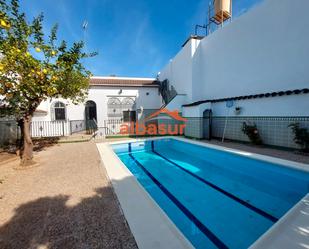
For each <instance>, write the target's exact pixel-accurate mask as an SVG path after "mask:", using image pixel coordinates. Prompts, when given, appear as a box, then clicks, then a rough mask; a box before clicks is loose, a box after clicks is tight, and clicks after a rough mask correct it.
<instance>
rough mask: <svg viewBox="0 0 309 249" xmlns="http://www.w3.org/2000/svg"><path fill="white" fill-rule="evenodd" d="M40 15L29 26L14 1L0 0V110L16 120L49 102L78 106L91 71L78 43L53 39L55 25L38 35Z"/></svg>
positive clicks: (41, 26) (55, 37)
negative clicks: (56, 100)
mask: <svg viewBox="0 0 309 249" xmlns="http://www.w3.org/2000/svg"><path fill="white" fill-rule="evenodd" d="M43 20H44V16H43V14H41V15H39V16H37V17H35V18H34V19H33V21H31V22H29V21H28V20H27V19H26V15H25V13H22V12H20V8H19V1H18V0H12V1H10V2H9V3H8V1H3V0H0V96H3V97H2V99H0V110H2V112H1V113H2V114H5V115H7V114H10V115H14V116H15V117H16V118H23V117H27V116H32V115H33V113H34V111H35V109H36V108H37V107H38V106H39V104H40V103H41V102H42V101H44V100H46V99H48V98H58V97H63V98H66V99H70V100H72V101H73V103H78V102H81V101H83V100H84V99H85V97H86V96H87V92H88V86H89V78H90V76H91V73H90V72H89V71H88V70H87V69H85V67H84V66H83V64H82V62H81V61H82V60H83V59H85V58H88V57H92V56H95V55H96V54H95V53H91V54H86V53H84V52H83V47H84V44H83V42H76V43H73V45H72V46H71V47H68V45H67V43H66V42H65V41H60V42H59V41H58V39H57V29H58V26H57V25H55V26H54V27H53V28H52V29H51V31H50V34H49V35H45V34H44V32H43Z"/></svg>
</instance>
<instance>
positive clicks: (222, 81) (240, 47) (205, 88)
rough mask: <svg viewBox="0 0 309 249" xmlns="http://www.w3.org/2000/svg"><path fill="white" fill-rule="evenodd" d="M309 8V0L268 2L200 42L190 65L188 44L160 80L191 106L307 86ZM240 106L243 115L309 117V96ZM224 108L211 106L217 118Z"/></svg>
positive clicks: (224, 113)
mask: <svg viewBox="0 0 309 249" xmlns="http://www.w3.org/2000/svg"><path fill="white" fill-rule="evenodd" d="M308 9H309V1H308V0H298V1H293V0H264V1H263V2H262V3H260V4H258V5H257V6H255V7H254V8H252V9H251V10H250V11H249V12H247V13H245V14H244V15H242V16H240V17H239V18H236V19H234V20H233V22H232V23H229V24H226V25H225V26H224V27H223V28H222V29H219V30H217V31H215V32H214V33H212V34H210V35H209V36H207V37H205V38H204V39H203V40H202V41H200V42H199V43H197V44H196V45H197V46H196V47H194V51H195V52H193V53H192V56H191V61H190V52H189V51H190V49H192V43H188V44H187V45H186V46H185V47H184V48H183V49H182V50H181V51H180V52H179V53H178V54H177V56H176V57H175V58H174V59H173V60H172V62H171V63H169V65H168V66H167V67H166V68H165V69H164V70H163V71H162V73H161V75H160V80H163V79H165V78H168V79H169V80H170V82H172V84H173V85H174V86H175V88H176V89H177V90H178V89H181V90H183V91H185V92H184V93H188V94H189V96H191V99H192V101H191V102H195V101H199V100H205V99H217V98H225V97H237V96H241V95H251V94H259V93H267V92H273V91H284V90H294V89H302V88H308V87H309V70H308V68H309V60H308V55H309V45H308V44H309V28H308V27H309V18H308V15H307V10H308ZM191 51H193V49H192V50H191ZM190 75H191V76H192V78H191V81H190ZM191 82H192V89H188V88H190V85H191ZM189 99H190V98H189ZM183 104H186V102H184V103H183ZM241 104H242V105H243V107H244V110H245V111H244V115H269V116H278V115H287V116H297V115H304V116H308V115H309V108H307V107H308V104H309V95H296V96H293V97H291V96H289V97H275V98H269V99H260V100H252V101H249V100H248V101H243V102H242V103H241ZM224 107H225V103H221V104H216V105H214V106H213V108H215V113H217V115H226V111H225V108H224ZM192 110H193V109H192ZM184 112H186V111H184ZM189 112H190V111H189ZM192 112H193V113H194V115H196V112H195V111H192ZM198 112H199V113H201V110H199V111H198ZM190 115H191V114H190Z"/></svg>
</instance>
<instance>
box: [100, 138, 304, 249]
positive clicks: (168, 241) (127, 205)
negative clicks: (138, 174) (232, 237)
mask: <svg viewBox="0 0 309 249" xmlns="http://www.w3.org/2000/svg"><path fill="white" fill-rule="evenodd" d="M164 138H168V137H164ZM156 139H162V137H161V138H160V137H158V138H151V139H130V140H126V141H117V142H112V143H100V144H97V147H98V150H99V152H100V155H101V158H102V161H103V164H104V165H105V167H106V170H107V173H108V176H109V177H110V180H111V182H112V184H113V187H114V189H115V192H116V194H117V197H118V200H119V202H120V205H121V207H122V210H123V212H124V215H125V217H126V219H127V221H128V224H129V226H130V228H131V231H132V233H133V235H134V237H135V240H136V242H137V244H138V247H139V248H147V249H149V248H179V249H180V248H193V246H192V245H191V243H190V242H189V241H188V240H187V239H186V238H185V236H184V235H183V234H182V233H181V232H180V231H179V229H178V228H177V227H176V226H175V225H174V223H173V222H172V221H171V220H170V219H169V218H168V216H167V215H166V214H165V213H164V211H163V210H162V209H161V208H160V207H159V206H158V205H157V204H156V202H155V201H154V200H153V199H152V198H151V196H150V195H149V194H148V193H147V192H146V190H145V189H144V188H143V187H142V186H141V185H140V184H139V183H138V181H137V180H136V178H135V177H134V176H133V175H132V173H131V172H130V171H129V170H128V169H127V168H126V166H125V165H123V163H122V162H121V161H120V159H119V158H118V157H117V156H116V154H115V153H114V152H113V150H112V149H111V147H110V145H111V144H121V143H128V142H137V141H139V142H141V141H146V140H156ZM173 139H177V140H180V141H185V142H188V143H192V144H197V145H201V146H204V147H208V148H213V149H218V150H222V151H226V152H230V153H235V154H238V155H242V156H245V157H249V158H254V159H258V160H263V161H267V162H272V163H276V164H280V165H282V166H284V167H290V168H294V169H298V170H303V171H307V172H309V165H307V164H303V163H297V162H294V161H288V160H284V159H279V158H275V157H270V156H264V155H260V154H255V153H250V152H245V151H240V150H235V149H230V148H226V147H223V146H218V145H212V144H207V143H205V142H199V141H194V140H190V139H186V138H178V137H177V138H175V137H173ZM250 248H251V249H262V248H263V249H264V248H280V249H290V248H307V249H308V248H309V194H308V195H307V196H305V197H304V198H303V199H302V200H301V201H300V202H299V203H297V204H296V205H295V206H294V207H293V208H292V209H291V210H290V211H289V212H288V213H287V214H285V215H284V216H283V217H282V218H281V219H280V220H279V221H278V222H277V223H276V224H275V225H274V226H272V227H271V228H270V229H269V230H268V231H266V233H265V234H264V235H262V236H261V237H260V238H259V239H258V240H257V241H256V242H255V243H254V244H253V245H252V246H251V247H250Z"/></svg>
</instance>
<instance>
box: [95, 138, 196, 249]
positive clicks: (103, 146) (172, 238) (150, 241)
mask: <svg viewBox="0 0 309 249" xmlns="http://www.w3.org/2000/svg"><path fill="white" fill-rule="evenodd" d="M138 141H140V140H138V139H134V140H130V141H129V140H126V141H121V142H122V143H128V142H138ZM143 141H145V140H144V139H143ZM117 142H118V141H117ZM119 142H120V141H119ZM111 144H114V143H109V142H103V143H97V148H98V151H99V154H100V156H101V161H102V163H103V166H104V167H105V169H106V171H107V175H108V178H109V180H110V182H111V184H112V186H113V188H114V191H115V193H116V195H117V198H118V201H119V203H120V206H121V209H122V212H123V214H124V216H125V218H126V220H127V222H128V225H129V227H130V230H131V232H132V234H133V236H134V238H135V241H136V243H137V245H138V248H141V249H143V248H145V249H156V248H163V249H164V248H166V249H182V248H183V249H193V248H194V247H193V245H192V244H191V242H190V241H189V240H188V239H187V238H186V237H185V236H184V235H183V233H182V232H181V231H180V230H179V228H178V227H177V226H176V225H175V224H174V222H172V221H171V220H170V218H169V217H168V216H167V214H166V213H165V212H164V211H163V210H162V209H161V207H160V206H159V205H158V204H157V203H156V202H155V201H154V200H153V198H152V197H151V196H150V195H149V194H148V192H147V191H146V190H145V189H144V187H143V186H142V185H141V184H140V183H139V182H138V181H137V179H136V178H135V176H134V175H133V174H132V173H131V172H130V171H129V170H128V169H127V167H126V166H125V165H124V164H123V163H122V162H121V160H120V159H119V158H118V156H117V155H116V154H115V153H114V151H113V150H112V148H111V147H110V145H111ZM106 157H108V159H109V160H106ZM115 166H116V167H115ZM120 178H128V179H127V183H124V184H119V183H118V182H119V179H120ZM127 185H129V186H127ZM128 188H129V189H130V192H131V193H130V194H129V196H131V197H133V198H136V199H138V203H139V207H137V206H134V205H131V204H132V201H133V202H134V200H130V201H129V198H128V192H127V190H128ZM133 192H135V194H134V193H133ZM137 196H138V198H137ZM134 204H135V203H134ZM139 209H140V210H139ZM139 211H141V212H139ZM145 218H146V220H145ZM147 218H148V220H149V221H151V220H152V222H145V221H147Z"/></svg>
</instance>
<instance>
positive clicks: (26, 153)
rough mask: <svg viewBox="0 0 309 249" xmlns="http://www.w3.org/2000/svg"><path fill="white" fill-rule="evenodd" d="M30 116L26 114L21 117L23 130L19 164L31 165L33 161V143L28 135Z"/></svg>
mask: <svg viewBox="0 0 309 249" xmlns="http://www.w3.org/2000/svg"><path fill="white" fill-rule="evenodd" d="M31 118H32V117H31V116H26V117H24V118H23V121H24V122H23V130H22V137H23V139H24V141H23V150H22V152H21V163H20V164H21V166H29V165H33V164H34V163H35V162H34V161H33V143H32V139H31V135H30V124H31Z"/></svg>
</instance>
